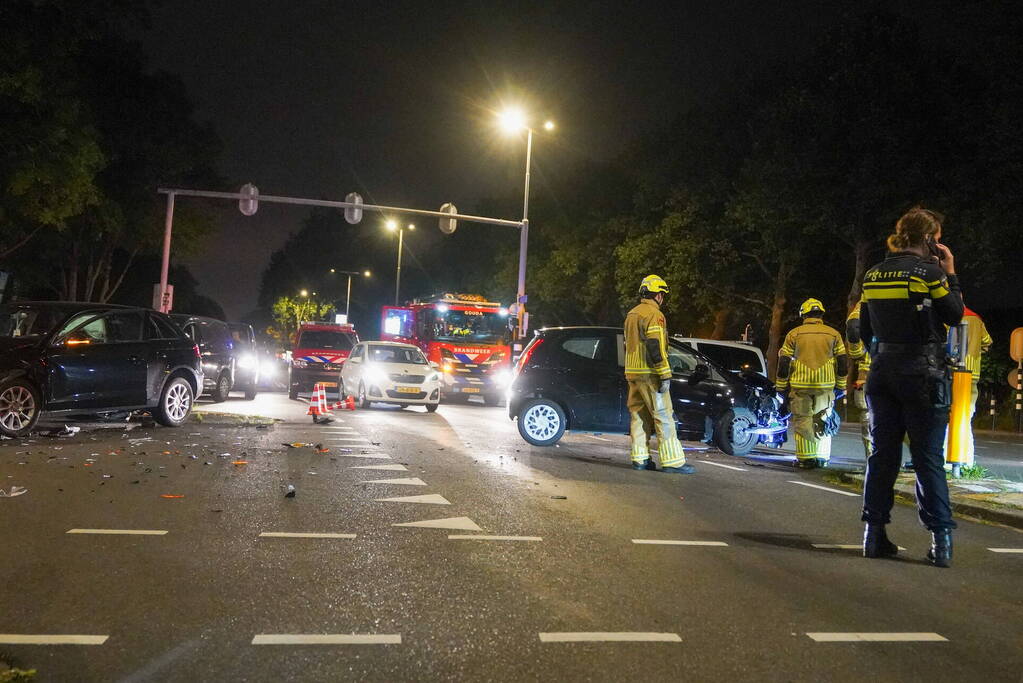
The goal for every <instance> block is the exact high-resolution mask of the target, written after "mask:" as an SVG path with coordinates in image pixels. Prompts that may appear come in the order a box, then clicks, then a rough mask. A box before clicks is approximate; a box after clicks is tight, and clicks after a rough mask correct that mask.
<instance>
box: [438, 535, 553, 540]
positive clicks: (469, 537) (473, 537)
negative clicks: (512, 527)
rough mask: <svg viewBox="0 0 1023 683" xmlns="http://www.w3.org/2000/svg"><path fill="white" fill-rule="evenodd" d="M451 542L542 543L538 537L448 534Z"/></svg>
mask: <svg viewBox="0 0 1023 683" xmlns="http://www.w3.org/2000/svg"><path fill="white" fill-rule="evenodd" d="M448 540H451V541H542V540H543V538H542V537H540V536H482V535H477V534H449V535H448Z"/></svg>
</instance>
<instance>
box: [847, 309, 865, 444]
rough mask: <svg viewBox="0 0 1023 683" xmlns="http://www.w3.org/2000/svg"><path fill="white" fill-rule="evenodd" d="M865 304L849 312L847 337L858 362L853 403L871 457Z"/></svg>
mask: <svg viewBox="0 0 1023 683" xmlns="http://www.w3.org/2000/svg"><path fill="white" fill-rule="evenodd" d="M862 306H863V299H862V298H861V299H860V300H859V301H857V302H856V306H855V307H854V308H853V309H852V312H851V313H849V317H848V319H846V321H845V338H846V339H847V340H848V341H849V357H850V358H852V359H853V360H855V361H858V362H857V372H856V381H855V382H854V383H853V403H854V404H855V405H856V407H857V408H859V410H860V438H861V439H862V440H863V454H864V457H867V458H869V457H870V444H871V441H870V419H869V418H870V415H869V413H868V412H867V395H866V385H867V377H868V376H869V374H870V354H869V353H868V352H867V348H866V347H867V345H869V344H870V340H869V339H868V340H866V341H864V340H863V339H862V338H861V337H860V307H862Z"/></svg>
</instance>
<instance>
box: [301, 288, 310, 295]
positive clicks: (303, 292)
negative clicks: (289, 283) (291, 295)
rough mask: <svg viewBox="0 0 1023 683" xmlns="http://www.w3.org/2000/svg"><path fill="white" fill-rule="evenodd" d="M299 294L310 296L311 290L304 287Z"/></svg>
mask: <svg viewBox="0 0 1023 683" xmlns="http://www.w3.org/2000/svg"><path fill="white" fill-rule="evenodd" d="M298 295H299V296H309V290H307V289H303V290H302V291H301V292H299V293H298Z"/></svg>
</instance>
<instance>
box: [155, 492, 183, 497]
mask: <svg viewBox="0 0 1023 683" xmlns="http://www.w3.org/2000/svg"><path fill="white" fill-rule="evenodd" d="M160 497H161V498H184V497H185V495H184V494H183V493H161V494H160Z"/></svg>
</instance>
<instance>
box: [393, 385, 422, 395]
mask: <svg viewBox="0 0 1023 683" xmlns="http://www.w3.org/2000/svg"><path fill="white" fill-rule="evenodd" d="M398 393H399V394H418V393H419V389H417V388H416V387H398Z"/></svg>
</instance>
